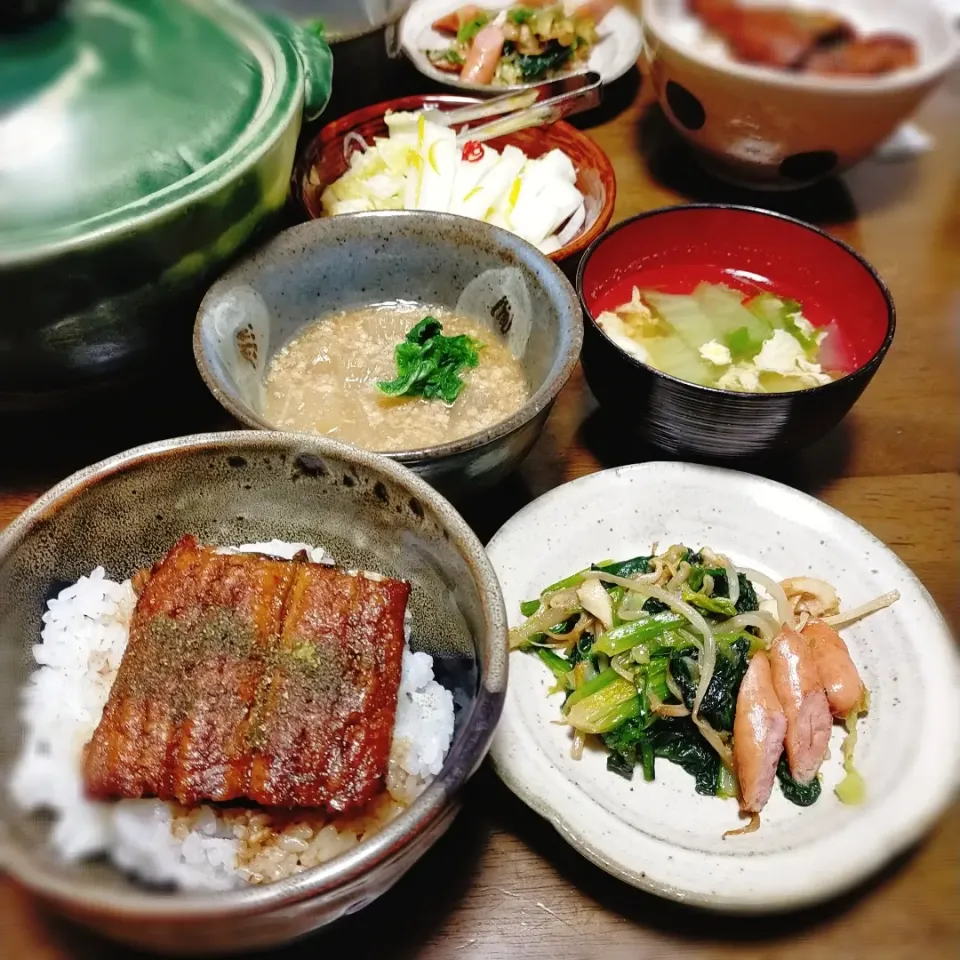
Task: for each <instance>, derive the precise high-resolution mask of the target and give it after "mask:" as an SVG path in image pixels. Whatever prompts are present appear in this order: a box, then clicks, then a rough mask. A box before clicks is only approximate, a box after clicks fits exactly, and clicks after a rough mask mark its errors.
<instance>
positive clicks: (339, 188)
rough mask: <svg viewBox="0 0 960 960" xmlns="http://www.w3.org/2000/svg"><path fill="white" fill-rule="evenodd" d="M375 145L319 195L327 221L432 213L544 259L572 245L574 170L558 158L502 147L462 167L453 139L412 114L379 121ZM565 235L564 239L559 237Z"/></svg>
mask: <svg viewBox="0 0 960 960" xmlns="http://www.w3.org/2000/svg"><path fill="white" fill-rule="evenodd" d="M384 119H385V122H386V125H387V130H388V132H389V136H387V137H377V138H376V139H375V140H374V142H373V144H372V145H371V146H370V147H368V149H367V150H365V151H362V152H357V153H355V154H353V156H351V158H350V163H349V167H348V169H347V171H346V172H345V173H344V174H343V176H341V177H340V178H339V179H338V180H336V181H335V182H334V183H332V184H330V185H329V186H328V187H327V188H326V190H325V191H324V193H323V197H322V203H323V212H324V214H325V215H327V216H335V215H337V214H341V213H359V212H363V211H368V210H434V211H438V212H441V213H455V214H457V215H459V216H465V217H472V218H473V219H475V220H484V221H486V222H487V223H492V224H494V225H496V226H500V227H504V228H505V229H507V230H510V231H512V232H513V233H515V234H517V235H518V236H520V237H522V238H523V239H524V240H526V241H528V242H529V243H532V244H533V245H534V246H536V247H538V248H539V249H540V250H541V251H542V252H544V253H553V252H555V251H557V250H559V249H560V248H561V247H562V246H563V245H564V243H565V242H569V241H570V240H571V239H573V236H572V235H571V228H573V229H572V233H573V234H574V235H575V234H576V232H578V230H579V228H580V226H582V224H583V221H584V219H585V207H584V198H583V195H582V194H581V193H580V191H579V190H578V189H577V186H576V182H577V173H576V169H575V168H574V166H573V162H572V161H571V160H570V158H569V157H568V156H567V155H566V154H565V153H564V152H563V151H562V150H551V151H550V152H549V153H547V154H545V155H544V156H543V157H540V158H539V159H536V160H531V159H529V158H528V157H527V156H526V155H525V154H524V153H523V151H521V150H519V149H518V148H516V147H513V146H507V147H505V148H504V150H503V152H502V153H500V152H498V151H497V150H494V149H493V148H492V147H489V146H486V145H482V147H481V153H480V155H479V157H478V158H477V159H475V160H471V161H468V160H464V159H463V155H462V151H461V149H460V148H459V147H458V146H457V142H456V134H455V132H454V131H453V130H451V129H450V128H449V127H444V126H441V125H440V124H437V123H432V122H430V121H429V120H427V119H426V118H425V117H424V116H423V115H421V114H416V113H393V114H387V115H386V117H385V118H384ZM561 235H562V237H561Z"/></svg>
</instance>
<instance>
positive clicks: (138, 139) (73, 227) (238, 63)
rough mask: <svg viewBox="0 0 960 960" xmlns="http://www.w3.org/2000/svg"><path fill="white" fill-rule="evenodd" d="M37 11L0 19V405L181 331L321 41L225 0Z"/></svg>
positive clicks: (242, 239) (180, 339) (325, 67)
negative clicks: (27, 18) (42, 14)
mask: <svg viewBox="0 0 960 960" xmlns="http://www.w3.org/2000/svg"><path fill="white" fill-rule="evenodd" d="M48 6H49V5H48ZM52 6H53V9H52V10H51V15H50V16H48V17H47V18H46V19H45V20H43V21H42V22H40V23H37V22H35V21H34V22H29V23H27V24H19V25H16V26H9V25H8V27H7V29H6V31H5V32H0V411H3V410H11V409H30V408H36V407H42V406H51V405H55V404H57V403H62V402H64V401H67V400H69V399H71V398H73V397H74V396H76V395H77V394H80V393H83V392H86V391H88V390H90V389H91V388H95V387H99V386H103V385H105V384H109V383H111V382H113V381H115V380H117V379H119V378H122V377H131V376H136V374H137V372H138V371H143V370H146V369H148V368H149V367H150V366H152V365H154V364H155V363H156V362H157V361H158V360H159V359H160V358H162V357H163V356H164V355H165V354H168V353H170V352H171V349H170V348H171V347H173V346H175V345H177V344H180V345H182V344H183V343H186V342H189V332H188V331H189V329H190V323H191V321H192V317H193V314H194V313H195V310H196V307H197V305H198V303H199V301H200V299H201V296H202V292H203V290H204V289H205V288H206V287H207V286H209V283H210V281H211V280H212V278H213V277H214V276H215V275H216V274H217V273H218V272H219V271H220V270H221V269H222V267H223V265H224V263H225V262H226V261H227V260H228V259H230V258H231V257H232V256H233V255H234V254H235V253H236V252H237V251H238V250H239V249H241V248H242V247H243V246H244V245H245V244H246V243H247V242H248V241H249V240H250V239H251V238H252V237H253V236H254V235H255V233H256V232H257V230H258V229H260V228H263V227H264V226H265V224H267V223H268V222H269V221H270V220H271V218H272V217H273V216H274V215H276V214H277V213H279V211H280V210H281V208H282V207H283V205H284V202H285V200H286V197H287V192H288V189H289V183H290V171H291V169H292V166H293V160H294V152H295V148H296V142H297V136H298V134H299V131H300V125H301V121H302V119H303V116H304V115H306V116H307V117H313V116H315V115H317V114H318V113H319V112H320V111H321V110H322V109H323V108H324V107H325V106H326V103H327V101H328V99H329V96H330V87H331V74H332V59H331V56H330V50H329V48H328V47H327V45H326V43H324V41H323V40H322V39H320V38H319V37H318V36H316V35H315V34H312V33H309V32H307V31H306V30H303V29H301V28H298V27H295V26H294V25H292V24H290V23H288V22H286V21H283V20H280V19H276V18H266V17H261V16H258V15H256V14H255V13H252V12H251V11H249V10H246V9H244V8H243V7H241V6H239V5H237V4H234V3H232V2H229V0H96V2H94V0H73V2H68V3H65V4H61V5H59V6H60V9H59V10H57V9H55V8H56V6H57V5H52ZM2 26H3V24H0V27H2Z"/></svg>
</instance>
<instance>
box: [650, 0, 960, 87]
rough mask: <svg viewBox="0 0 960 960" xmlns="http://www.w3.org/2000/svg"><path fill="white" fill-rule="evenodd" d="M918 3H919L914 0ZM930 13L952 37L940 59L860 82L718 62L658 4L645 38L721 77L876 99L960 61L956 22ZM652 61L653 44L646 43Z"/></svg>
mask: <svg viewBox="0 0 960 960" xmlns="http://www.w3.org/2000/svg"><path fill="white" fill-rule="evenodd" d="M913 2H915V3H916V2H917V0H913ZM924 2H926V3H927V10H928V12H929V13H930V14H932V15H933V16H935V17H939V19H940V21H941V24H942V26H943V28H944V33H945V35H946V36H947V38H948V41H947V48H946V50H945V51H944V52H943V53H942V54H941V55H940V56H939V57H932V58H930V59H929V60H928V61H925V62H921V63H919V64H918V65H917V66H915V67H911V68H909V69H907V70H899V71H897V72H896V73H893V74H891V75H889V76H886V77H870V78H867V79H859V78H852V77H821V76H805V75H803V74H795V73H788V72H786V71H778V70H774V69H771V68H768V67H755V66H751V65H750V64H744V63H739V62H737V61H735V60H733V59H732V58H730V59H724V60H719V61H718V60H714V59H711V58H710V57H709V56H707V55H705V54H704V53H703V51H702V50H700V49H698V48H697V47H696V46H695V45H693V44H687V43H681V42H678V41H677V40H675V39H674V38H673V37H671V36H670V31H669V29H668V28H667V23H668V22H669V21H670V20H672V18H671V17H669V16H665V15H664V14H663V13H662V11H661V10H660V8H659V6H658V4H657V3H656V2H653V3H647V4H645V6H644V15H643V28H644V33H645V36H646V35H647V34H648V33H649V36H650V37H651V38H653V39H654V40H655V41H656V43H658V44H662V45H663V46H664V47H667V48H669V49H670V50H672V51H673V52H675V53H677V54H680V55H681V56H683V57H686V58H687V59H688V60H691V61H692V62H694V63H696V64H697V66H699V67H702V68H704V69H709V70H714V71H716V72H717V73H719V74H726V75H727V76H733V77H737V78H738V79H740V80H744V81H752V82H755V83H758V84H761V85H766V86H769V87H777V88H780V89H782V90H795V91H798V92H799V91H803V92H806V93H822V94H826V95H828V96H829V95H832V94H844V93H846V94H853V95H862V96H865V97H866V96H874V95H881V94H885V93H896V92H900V91H904V90H910V89H913V88H916V87H920V86H923V85H924V84H927V83H933V82H934V81H936V80H937V79H938V78H939V77H941V76H943V74H945V73H946V72H947V71H948V70H949V69H950V68H951V66H952V65H953V64H954V63H955V62H956V61H957V59H958V58H960V35H958V34H957V31H956V30H955V29H954V28H953V23H952V22H951V20H950V18H949V17H948V16H947V14H946V13H945V12H944V11H943V10H941V9H940V7H938V6H937V5H936V4H935V3H932V2H929V0H924ZM644 47H645V49H646V50H647V56H648V58H649V59H652V57H650V51H649V43H647V42H645V43H644Z"/></svg>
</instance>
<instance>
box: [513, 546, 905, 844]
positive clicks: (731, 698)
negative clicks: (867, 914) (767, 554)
mask: <svg viewBox="0 0 960 960" xmlns="http://www.w3.org/2000/svg"><path fill="white" fill-rule="evenodd" d="M758 590H759V593H758ZM898 596H899V595H898V594H897V593H896V592H893V593H889V594H885V595H884V596H882V597H878V598H877V599H876V600H874V601H871V602H870V603H869V604H866V605H864V606H862V607H859V608H857V609H855V610H852V611H850V612H849V613H845V614H841V613H840V611H839V608H840V601H839V598H838V597H837V594H836V591H835V590H834V589H833V588H832V587H831V586H830V585H829V584H827V583H825V582H824V581H822V580H817V579H814V578H811V577H797V578H793V579H789V580H785V581H783V582H781V583H778V582H776V581H775V580H772V579H771V578H769V577H767V576H765V575H764V574H762V573H760V572H758V571H756V570H751V569H746V568H737V567H736V566H735V565H734V564H733V563H732V561H731V560H730V559H729V558H728V557H725V556H722V555H721V554H718V553H716V552H714V551H713V550H711V549H710V548H709V547H703V548H702V549H701V550H699V551H697V552H694V551H691V550H690V549H689V548H687V547H685V546H682V545H679V544H677V545H673V546H671V547H669V548H668V549H667V550H665V551H663V552H661V553H655V552H654V553H653V554H651V555H649V556H639V557H634V558H633V559H630V560H625V561H619V562H614V561H604V562H602V563H598V564H594V565H593V566H591V567H590V568H589V569H586V570H581V571H579V572H578V573H575V574H573V575H572V576H569V577H567V578H565V579H564V580H561V581H559V582H558V583H555V584H552V585H551V586H549V587H547V588H546V589H545V590H544V591H543V592H542V593H541V594H540V597H539V598H538V599H536V600H530V601H527V602H525V603H523V604H522V605H521V612H522V613H523V615H524V617H525V618H526V619H525V620H524V622H523V623H521V624H520V625H519V626H517V627H515V628H514V629H512V630H511V631H510V646H511V649H519V650H523V651H526V652H529V653H530V654H532V655H534V656H537V657H538V658H539V659H540V660H541V661H542V662H543V664H544V665H545V666H546V667H548V668H549V669H550V671H551V672H552V673H553V675H554V678H555V681H556V682H555V684H554V686H553V687H552V688H551V691H550V692H551V693H557V692H559V693H563V695H564V703H563V707H562V715H563V722H564V723H566V724H567V725H569V726H570V727H571V729H572V731H573V747H572V754H573V756H574V758H575V759H579V758H580V756H581V754H582V752H583V749H584V746H585V744H586V740H587V738H588V737H599V738H600V739H601V740H602V742H603V743H604V745H605V746H606V749H607V751H608V757H607V769H608V770H609V771H610V772H611V773H615V774H617V775H618V776H621V777H625V778H627V779H631V778H632V777H633V776H634V771H635V769H636V768H637V767H638V766H639V767H640V769H641V771H642V775H643V777H644V779H645V780H653V779H654V777H655V775H656V761H657V759H658V758H660V759H666V760H670V761H672V762H674V763H676V764H678V765H679V766H680V767H682V768H683V769H684V770H686V771H687V772H688V773H689V774H690V775H691V776H692V777H693V778H694V783H695V789H696V790H697V792H698V793H701V794H704V795H710V796H720V797H738V798H739V799H740V805H741V808H742V810H743V811H744V813H745V814H747V815H749V816H750V817H751V825H750V826H749V827H747V828H745V829H746V830H750V829H755V828H756V826H757V825H758V824H759V817H758V815H759V812H760V810H761V809H762V807H763V806H764V805H765V803H766V802H767V799H768V798H769V796H770V792H771V789H772V787H773V783H774V779H775V778H776V779H779V782H780V787H781V790H782V792H783V794H784V796H785V797H786V798H787V799H788V800H790V801H791V802H793V803H796V804H799V805H801V806H807V805H809V804H811V803H813V802H815V801H816V800H817V798H818V797H819V795H820V781H819V778H818V776H817V773H818V770H819V767H820V764H821V762H822V761H823V759H824V757H825V756H826V752H827V743H828V741H829V736H830V733H831V731H832V726H833V722H834V720H835V719H836V720H840V721H842V722H844V723H846V725H847V729H848V737H847V740H846V741H845V742H844V745H843V756H844V761H845V769H846V772H847V777H846V779H845V780H844V781H843V783H841V784H840V785H839V786H838V787H837V790H836V792H837V795H838V796H839V797H840V799H841V800H843V801H844V802H858V801H859V800H860V799H862V796H863V783H862V780H861V779H860V777H859V774H857V772H856V770H855V768H854V766H853V747H854V743H855V739H856V733H855V730H856V720H857V718H858V716H859V715H860V714H862V713H864V712H865V711H866V709H867V705H868V697H867V691H866V688H865V687H864V686H863V683H862V681H861V680H860V676H859V674H858V672H857V669H856V667H855V666H854V664H853V661H852V659H851V658H850V655H849V652H848V651H847V648H846V645H845V644H844V642H843V640H842V639H841V638H840V636H839V635H838V634H837V632H836V630H837V629H838V628H840V627H842V626H846V625H848V624H849V623H852V622H854V621H855V620H858V619H860V618H861V617H864V616H866V615H867V614H869V613H873V612H875V611H877V610H880V609H883V608H884V607H887V606H889V605H890V604H892V603H893V602H894V601H895V600H896V599H897V598H898ZM734 832H736V831H734Z"/></svg>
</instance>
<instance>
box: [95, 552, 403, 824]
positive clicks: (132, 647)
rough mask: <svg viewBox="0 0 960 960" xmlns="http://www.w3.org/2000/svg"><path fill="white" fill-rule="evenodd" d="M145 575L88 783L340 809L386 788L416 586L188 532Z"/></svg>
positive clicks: (131, 792) (195, 799) (100, 795)
mask: <svg viewBox="0 0 960 960" xmlns="http://www.w3.org/2000/svg"><path fill="white" fill-rule="evenodd" d="M138 586H139V589H140V595H139V598H138V601H137V606H136V610H135V612H134V615H133V620H132V622H131V626H130V638H129V642H128V645H127V649H126V652H125V653H124V656H123V659H122V661H121V664H120V669H119V671H118V673H117V677H116V680H115V681H114V684H113V687H112V689H111V691H110V696H109V699H108V701H107V704H106V707H105V708H104V711H103V715H102V717H101V720H100V723H99V725H98V726H97V729H96V731H95V733H94V735H93V738H92V739H91V741H90V743H89V744H88V745H87V747H86V750H85V755H84V769H83V773H84V783H85V788H86V792H87V795H88V796H90V797H91V798H95V799H110V798H120V797H131V798H133V797H157V798H160V799H162V800H177V801H179V802H180V803H182V804H184V805H187V806H192V805H195V804H197V803H199V802H201V801H204V800H211V801H221V802H222V801H232V800H249V801H252V802H255V803H258V804H262V805H266V806H278V807H288V808H295V807H325V808H326V809H328V810H330V811H335V812H341V811H344V810H349V809H353V808H356V807H359V806H362V805H363V804H364V803H366V802H367V801H368V800H369V799H371V798H372V797H373V796H374V795H375V794H376V793H377V792H378V791H379V790H380V789H381V787H382V784H383V779H384V776H385V773H386V765H387V759H388V756H389V751H390V742H391V737H392V731H393V723H394V719H395V715H396V704H397V691H398V689H399V684H400V662H401V658H402V654H403V645H404V615H405V611H406V604H407V599H408V596H409V590H410V587H409V584H407V583H405V582H403V581H399V580H392V579H388V578H382V577H376V576H375V575H370V574H351V573H347V572H345V571H343V570H339V569H337V568H335V567H330V566H325V565H322V564H315V563H310V562H308V561H307V560H305V559H301V558H296V559H294V560H292V561H291V560H276V559H273V558H270V557H265V556H261V555H258V554H248V553H243V554H227V553H221V552H218V551H217V550H216V548H214V547H209V546H204V545H201V544H199V543H198V542H197V541H196V539H195V538H194V537H192V536H189V535H188V536H185V537H183V538H182V539H181V540H180V541H179V542H178V543H177V544H175V545H174V547H173V548H172V549H171V550H170V552H169V553H168V554H167V555H166V556H165V557H164V558H163V559H162V560H161V561H160V562H159V563H157V564H156V565H155V566H154V567H153V569H152V571H151V572H150V575H149V577H140V578H138Z"/></svg>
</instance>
